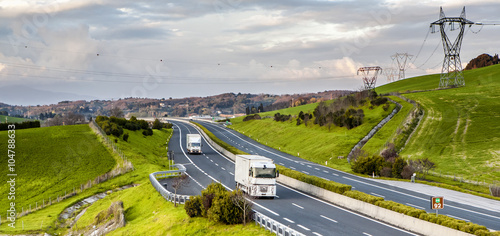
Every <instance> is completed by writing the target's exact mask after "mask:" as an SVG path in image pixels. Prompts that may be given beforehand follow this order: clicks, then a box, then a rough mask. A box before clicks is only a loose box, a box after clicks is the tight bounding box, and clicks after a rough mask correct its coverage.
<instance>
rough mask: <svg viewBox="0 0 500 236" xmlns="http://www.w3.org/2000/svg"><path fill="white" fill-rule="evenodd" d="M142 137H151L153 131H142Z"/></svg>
mask: <svg viewBox="0 0 500 236" xmlns="http://www.w3.org/2000/svg"><path fill="white" fill-rule="evenodd" d="M142 135H144V136H152V135H153V130H152V129H149V128H148V129H146V130H143V131H142Z"/></svg>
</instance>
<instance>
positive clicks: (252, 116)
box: [243, 114, 262, 121]
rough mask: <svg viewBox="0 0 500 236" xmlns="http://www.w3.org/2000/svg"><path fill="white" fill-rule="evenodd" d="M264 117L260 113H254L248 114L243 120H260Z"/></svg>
mask: <svg viewBox="0 0 500 236" xmlns="http://www.w3.org/2000/svg"><path fill="white" fill-rule="evenodd" d="M260 119H262V118H261V117H260V116H259V114H254V115H248V116H245V118H243V121H249V120H260Z"/></svg>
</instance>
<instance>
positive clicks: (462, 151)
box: [376, 65, 500, 183]
mask: <svg viewBox="0 0 500 236" xmlns="http://www.w3.org/2000/svg"><path fill="white" fill-rule="evenodd" d="M464 77H465V83H466V86H465V87H460V88H454V89H445V90H433V89H436V88H437V87H438V84H439V75H428V76H420V77H415V78H410V79H406V80H401V81H397V82H394V83H390V84H387V85H384V86H381V87H378V88H377V89H376V90H377V92H379V93H389V92H405V91H414V90H433V91H427V92H418V93H406V94H403V95H404V96H405V97H407V98H409V99H412V100H414V101H416V102H418V103H419V104H420V105H421V106H422V108H423V109H424V111H425V115H424V118H423V120H422V122H421V124H420V126H419V127H418V129H417V130H416V132H415V133H414V135H413V137H412V139H411V140H410V142H409V143H408V145H407V146H406V148H405V149H404V150H403V151H402V152H401V155H402V156H404V157H408V158H420V157H428V158H430V159H431V160H432V161H434V162H435V163H436V164H437V168H436V169H435V171H434V172H435V174H436V175H448V176H457V177H463V178H464V179H468V180H473V181H487V182H490V183H491V182H493V181H499V180H500V148H499V147H500V125H499V122H498V121H499V120H500V109H498V108H499V107H500V99H499V98H500V65H493V66H488V67H484V68H480V69H474V70H468V71H465V72H464Z"/></svg>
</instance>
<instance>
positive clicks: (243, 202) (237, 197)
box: [231, 189, 253, 225]
mask: <svg viewBox="0 0 500 236" xmlns="http://www.w3.org/2000/svg"><path fill="white" fill-rule="evenodd" d="M231 201H232V202H233V204H234V205H235V206H237V207H238V208H239V209H240V210H241V211H242V212H243V219H242V220H243V225H246V224H247V219H249V218H250V217H251V214H252V207H253V203H252V202H251V201H249V200H248V199H246V198H245V195H244V194H243V192H242V191H241V190H240V189H235V190H234V191H233V192H232V193H231Z"/></svg>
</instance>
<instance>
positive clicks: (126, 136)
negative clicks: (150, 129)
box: [123, 133, 128, 142]
mask: <svg viewBox="0 0 500 236" xmlns="http://www.w3.org/2000/svg"><path fill="white" fill-rule="evenodd" d="M123 141H125V142H127V141H128V133H125V134H123Z"/></svg>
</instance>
